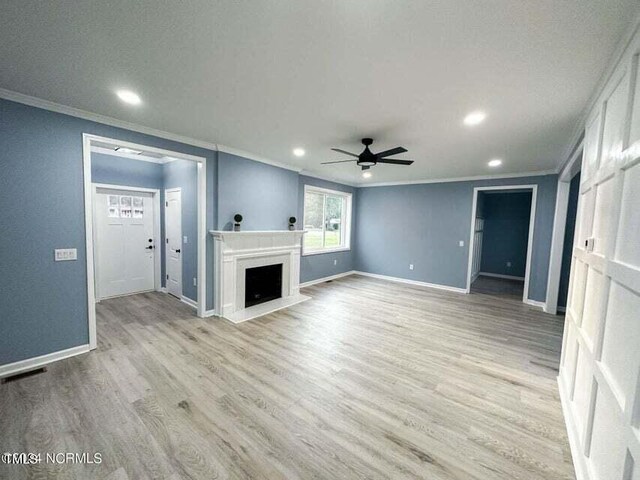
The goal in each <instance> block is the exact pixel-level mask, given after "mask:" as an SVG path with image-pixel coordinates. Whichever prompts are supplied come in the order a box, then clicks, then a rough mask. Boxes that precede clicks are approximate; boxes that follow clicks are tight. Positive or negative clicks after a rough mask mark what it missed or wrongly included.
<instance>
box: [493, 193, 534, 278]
mask: <svg viewBox="0 0 640 480" xmlns="http://www.w3.org/2000/svg"><path fill="white" fill-rule="evenodd" d="M483 198H484V211H483V214H484V233H483V238H482V256H481V266H480V271H481V272H484V273H497V274H500V275H512V276H515V277H522V278H524V275H525V271H526V267H527V244H528V243H529V219H530V217H531V192H518V193H507V192H504V193H502V192H501V193H485V194H484V195H483ZM507 262H511V267H508V266H507Z"/></svg>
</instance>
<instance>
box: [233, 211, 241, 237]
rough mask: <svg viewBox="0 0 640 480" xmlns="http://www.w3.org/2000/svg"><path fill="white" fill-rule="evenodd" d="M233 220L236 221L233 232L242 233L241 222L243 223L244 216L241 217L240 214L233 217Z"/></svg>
mask: <svg viewBox="0 0 640 480" xmlns="http://www.w3.org/2000/svg"><path fill="white" fill-rule="evenodd" d="M233 220H234V224H233V231H234V232H239V231H240V222H242V215H240V214H239V213H236V214H235V215H234V216H233Z"/></svg>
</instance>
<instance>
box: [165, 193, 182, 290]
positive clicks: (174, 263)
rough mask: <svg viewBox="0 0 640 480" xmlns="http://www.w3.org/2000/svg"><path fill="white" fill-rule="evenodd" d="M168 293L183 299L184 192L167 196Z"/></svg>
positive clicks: (167, 194)
mask: <svg viewBox="0 0 640 480" xmlns="http://www.w3.org/2000/svg"><path fill="white" fill-rule="evenodd" d="M165 199H166V202H165V218H166V222H165V224H166V227H165V229H166V241H165V243H166V245H167V255H166V257H167V260H166V262H167V268H166V270H167V279H166V280H167V292H169V293H170V294H171V295H174V296H176V297H178V298H181V297H182V192H181V191H180V190H170V191H167V192H166V194H165Z"/></svg>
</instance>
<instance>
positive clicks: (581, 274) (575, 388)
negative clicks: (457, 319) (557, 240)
mask: <svg viewBox="0 0 640 480" xmlns="http://www.w3.org/2000/svg"><path fill="white" fill-rule="evenodd" d="M635 43H636V48H638V50H636V51H635V52H633V55H630V56H628V57H627V59H626V61H624V62H623V63H622V64H621V65H620V66H619V67H618V69H617V70H616V72H615V74H614V75H613V76H612V78H611V80H610V81H609V83H608V85H607V87H606V89H605V90H604V91H603V92H602V94H601V98H600V100H599V102H598V103H597V106H596V107H595V108H594V111H592V112H591V115H590V121H588V122H587V126H586V133H585V151H584V157H583V163H582V184H581V186H580V200H579V207H578V219H577V222H576V235H575V245H574V248H573V258H572V265H571V280H570V286H569V298H568V305H567V315H566V325H565V335H564V341H563V342H564V343H563V349H562V361H561V367H560V395H561V397H562V400H563V405H564V408H565V414H566V416H567V428H568V430H569V438H570V441H571V444H572V447H573V448H572V451H573V452H574V463H575V464H576V467H577V473H578V478H579V479H589V480H632V479H637V478H640V141H638V133H637V127H634V126H635V125H638V124H640V107H639V104H638V102H637V99H636V101H635V102H634V96H633V92H635V91H637V90H638V89H637V85H638V78H637V59H638V57H637V53H638V52H639V51H640V39H637V40H636V42H635ZM634 142H635V143H634Z"/></svg>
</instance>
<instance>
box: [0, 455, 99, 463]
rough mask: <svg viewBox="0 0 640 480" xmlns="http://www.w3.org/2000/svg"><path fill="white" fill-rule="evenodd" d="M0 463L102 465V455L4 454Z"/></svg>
mask: <svg viewBox="0 0 640 480" xmlns="http://www.w3.org/2000/svg"><path fill="white" fill-rule="evenodd" d="M0 463H4V464H5V465H37V464H40V463H48V464H56V465H60V464H83V465H86V464H96V465H99V464H101V463H102V454H101V453H99V452H96V453H89V452H82V453H72V452H47V453H32V452H28V453H26V452H22V453H19V452H5V453H3V454H2V455H0Z"/></svg>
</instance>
